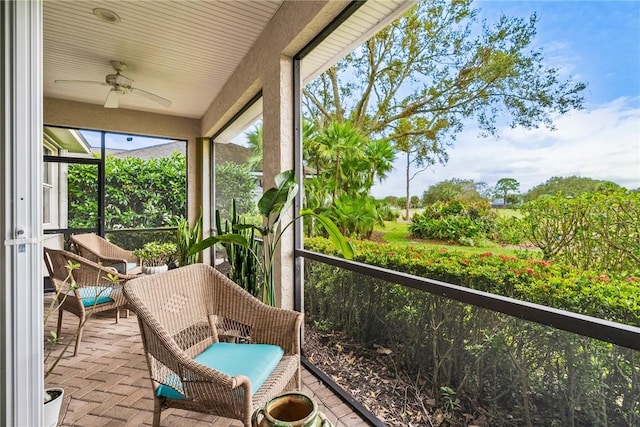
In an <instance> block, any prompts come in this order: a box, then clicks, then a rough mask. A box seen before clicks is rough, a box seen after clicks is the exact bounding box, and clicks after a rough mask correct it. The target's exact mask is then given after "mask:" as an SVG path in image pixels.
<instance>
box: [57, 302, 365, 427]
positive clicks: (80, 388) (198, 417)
mask: <svg viewBox="0 0 640 427" xmlns="http://www.w3.org/2000/svg"><path fill="white" fill-rule="evenodd" d="M46 299H48V298H46ZM63 320H64V321H63V328H62V334H61V335H62V337H70V336H73V333H74V331H75V328H76V327H77V324H78V318H77V317H75V316H73V315H71V314H69V313H65V315H64V317H63ZM56 321H57V315H52V316H51V319H49V323H48V325H47V330H54V328H55V322H56ZM72 354H73V345H71V346H70V348H69V349H68V350H67V352H66V353H65V355H64V357H63V358H62V359H61V361H60V363H59V365H58V366H57V367H56V369H55V371H54V372H53V373H52V374H51V375H49V377H47V379H46V385H47V386H49V387H52V386H56V387H62V388H63V389H64V391H65V398H64V403H63V405H62V412H61V414H60V424H59V425H62V426H79V427H81V426H87V427H100V426H109V427H115V426H143V425H151V421H152V418H153V396H152V390H151V381H150V380H149V374H148V371H147V365H146V361H145V358H144V351H143V349H142V342H141V340H140V334H139V330H138V323H137V319H136V316H135V315H134V314H133V313H130V315H129V317H128V318H124V317H121V318H120V322H119V323H118V324H116V323H115V315H114V313H112V312H106V313H98V314H95V315H93V316H92V317H91V319H89V321H88V322H87V324H86V326H85V331H84V334H83V338H82V344H81V347H80V351H79V353H78V355H77V356H75V357H74V356H72ZM302 382H303V390H302V391H303V392H306V393H307V394H309V395H310V396H312V397H314V398H315V400H316V402H317V403H318V407H319V409H320V410H321V411H322V412H323V413H324V414H325V415H326V416H327V418H328V419H329V420H330V421H331V422H332V423H333V425H334V426H336V427H338V426H348V427H352V426H353V427H360V426H368V425H369V424H368V423H367V422H366V421H364V420H363V419H362V418H361V417H360V416H359V415H358V414H356V413H354V412H353V410H352V409H351V407H349V406H348V405H346V404H345V403H343V402H342V400H341V399H340V398H339V397H338V396H336V395H335V394H334V393H333V392H332V391H331V390H330V389H328V388H326V387H325V386H324V385H323V384H322V383H321V382H320V381H319V380H318V379H316V378H315V377H314V376H313V375H312V374H311V373H309V372H308V371H306V370H304V369H303V372H302ZM161 425H162V426H163V427H171V426H176V427H178V426H198V427H200V426H203V427H204V426H215V427H232V426H233V427H236V426H238V427H241V426H242V423H241V422H240V421H238V420H232V419H229V418H222V417H215V416H211V415H203V414H199V413H196V412H188V411H183V410H176V409H170V410H165V411H163V412H162V420H161Z"/></svg>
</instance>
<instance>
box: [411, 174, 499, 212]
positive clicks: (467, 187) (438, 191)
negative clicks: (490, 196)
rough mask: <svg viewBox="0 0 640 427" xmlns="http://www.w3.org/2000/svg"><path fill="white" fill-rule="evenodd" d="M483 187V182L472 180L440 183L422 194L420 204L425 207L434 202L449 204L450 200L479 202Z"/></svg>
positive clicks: (452, 180) (453, 180) (451, 180)
mask: <svg viewBox="0 0 640 427" xmlns="http://www.w3.org/2000/svg"><path fill="white" fill-rule="evenodd" d="M485 186H486V184H485V183H484V182H475V181H474V180H472V179H460V178H452V179H449V180H445V181H440V182H439V183H437V184H434V185H432V186H430V187H429V188H428V189H427V191H425V192H424V193H422V204H423V205H425V206H427V205H431V204H433V203H436V202H449V201H451V200H462V201H465V202H473V201H480V200H482V199H483V197H482V194H481V193H480V191H481V190H482V189H484V187H485Z"/></svg>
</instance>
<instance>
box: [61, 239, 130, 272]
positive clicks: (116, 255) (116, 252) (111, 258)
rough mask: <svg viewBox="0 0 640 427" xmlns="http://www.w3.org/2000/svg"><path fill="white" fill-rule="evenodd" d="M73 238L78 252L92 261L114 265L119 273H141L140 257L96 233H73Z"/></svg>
mask: <svg viewBox="0 0 640 427" xmlns="http://www.w3.org/2000/svg"><path fill="white" fill-rule="evenodd" d="M71 240H72V241H73V245H74V246H75V248H76V252H77V253H78V254H80V256H82V257H84V258H86V259H88V260H90V261H93V262H96V263H98V262H99V263H102V265H103V266H105V267H114V268H115V269H116V270H118V272H119V273H124V274H139V273H140V259H139V258H138V257H137V256H135V255H134V254H133V253H132V252H131V251H128V250H126V249H122V248H121V247H120V246H118V245H115V244H113V243H111V242H110V241H108V240H107V239H105V238H103V237H100V236H98V235H97V234H95V233H85V234H75V235H71Z"/></svg>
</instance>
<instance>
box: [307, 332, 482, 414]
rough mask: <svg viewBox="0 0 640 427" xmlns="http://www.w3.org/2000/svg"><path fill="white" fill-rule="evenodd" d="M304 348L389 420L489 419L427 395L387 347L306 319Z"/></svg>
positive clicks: (311, 358) (455, 402)
mask: <svg viewBox="0 0 640 427" xmlns="http://www.w3.org/2000/svg"><path fill="white" fill-rule="evenodd" d="M304 349H305V353H306V355H307V358H308V359H309V361H311V362H312V363H313V364H314V365H316V366H317V367H318V368H320V369H321V370H323V371H324V372H325V373H326V374H327V375H329V376H330V377H331V378H333V380H334V381H335V382H336V383H337V384H339V385H340V386H341V387H342V388H343V389H345V390H346V391H348V392H349V393H350V394H351V395H352V396H353V397H354V398H355V399H356V400H357V401H358V402H360V403H361V404H362V405H364V406H365V407H366V408H367V409H368V410H369V411H371V412H372V413H373V414H375V415H376V417H378V419H380V420H381V421H383V422H385V423H386V424H388V425H389V426H394V427H395V426H398V427H401V426H402V427H412V426H430V427H440V426H442V427H454V426H455V427H458V426H460V427H463V426H464V427H484V426H487V425H488V423H487V418H486V417H485V416H484V415H481V414H478V411H474V412H476V414H475V415H472V414H469V413H466V411H464V410H463V409H462V406H463V405H461V404H460V402H459V401H458V400H457V399H455V400H450V401H443V399H440V400H441V401H438V400H437V399H436V398H435V396H432V395H430V391H429V386H428V385H427V381H426V380H425V379H424V378H423V377H420V376H418V377H417V378H413V377H411V376H409V375H408V374H407V373H406V372H404V371H402V370H401V369H398V368H397V367H396V366H395V363H394V361H393V358H392V354H393V351H392V350H391V349H388V348H384V347H382V346H373V347H372V348H364V347H362V346H361V345H359V344H356V343H353V342H350V341H349V340H348V339H346V337H345V336H342V335H340V334H332V333H321V332H318V331H317V330H315V329H314V328H313V327H312V326H310V325H306V326H305V345H304ZM447 406H448V407H447Z"/></svg>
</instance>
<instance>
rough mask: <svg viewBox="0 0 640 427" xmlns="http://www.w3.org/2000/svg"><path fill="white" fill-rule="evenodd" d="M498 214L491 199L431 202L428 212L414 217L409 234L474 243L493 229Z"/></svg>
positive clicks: (471, 244) (424, 237)
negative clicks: (490, 201)
mask: <svg viewBox="0 0 640 427" xmlns="http://www.w3.org/2000/svg"><path fill="white" fill-rule="evenodd" d="M495 217H496V215H495V213H493V211H491V208H490V206H489V203H488V202H484V201H477V202H468V203H467V204H465V203H463V202H462V201H460V200H451V201H448V202H437V203H434V204H432V205H429V206H428V207H427V208H426V209H425V211H424V213H422V214H415V215H414V216H413V218H412V220H411V224H409V233H410V234H411V235H412V236H413V237H417V238H420V239H437V240H443V241H446V242H453V243H459V244H462V245H465V246H474V245H475V243H476V242H477V241H478V240H479V239H481V238H483V237H485V235H486V233H487V231H489V230H491V229H492V228H493V223H494V220H495Z"/></svg>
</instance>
